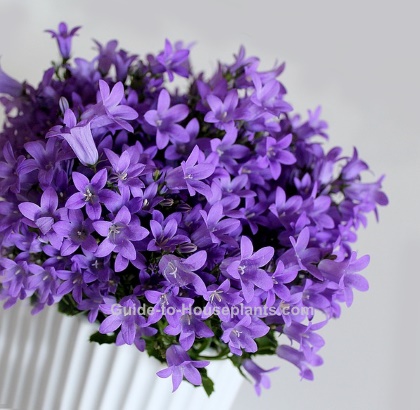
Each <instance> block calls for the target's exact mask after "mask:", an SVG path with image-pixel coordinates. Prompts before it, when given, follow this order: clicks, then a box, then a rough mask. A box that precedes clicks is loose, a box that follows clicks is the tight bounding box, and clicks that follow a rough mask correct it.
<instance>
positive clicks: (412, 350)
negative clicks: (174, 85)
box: [0, 0, 420, 410]
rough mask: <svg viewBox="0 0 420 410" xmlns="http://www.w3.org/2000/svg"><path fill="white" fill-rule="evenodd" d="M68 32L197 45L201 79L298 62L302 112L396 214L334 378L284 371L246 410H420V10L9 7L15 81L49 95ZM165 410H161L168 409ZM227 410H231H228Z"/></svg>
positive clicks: (198, 4)
mask: <svg viewBox="0 0 420 410" xmlns="http://www.w3.org/2000/svg"><path fill="white" fill-rule="evenodd" d="M61 20H65V21H67V22H68V23H69V24H70V25H79V24H80V25H83V26H84V27H83V30H82V32H81V37H80V38H77V39H76V40H75V42H74V51H75V53H76V54H77V55H80V56H86V57H89V56H92V50H91V48H92V43H91V41H90V39H91V38H96V39H98V40H99V41H101V42H106V41H108V40H109V39H113V38H117V39H119V41H120V44H121V46H122V47H124V48H125V49H127V50H129V51H131V52H134V53H138V54H144V53H146V52H148V51H153V52H155V51H157V50H160V49H161V48H162V46H163V41H164V39H165V38H166V37H168V38H170V39H172V40H177V39H182V40H185V41H186V42H190V41H196V46H195V47H194V49H193V52H192V61H193V64H194V67H195V68H196V69H212V68H214V67H215V65H216V64H215V61H216V60H217V59H221V60H225V61H231V56H232V54H233V53H234V52H236V51H237V50H238V48H239V45H241V44H244V45H245V46H246V48H247V51H248V53H249V54H251V55H257V56H259V57H260V58H261V61H262V66H263V67H265V68H270V67H271V66H272V65H273V63H274V61H275V60H276V59H278V60H280V61H283V60H284V61H286V62H287V69H286V72H285V74H284V75H283V77H282V80H283V82H284V83H285V84H286V86H287V88H288V90H289V94H290V96H289V101H290V102H291V103H292V104H293V105H294V106H295V108H296V109H297V110H300V111H301V112H304V111H306V109H307V108H314V107H315V106H317V105H318V104H321V105H322V106H323V112H324V117H325V119H326V120H327V121H328V122H329V124H330V136H331V141H330V143H329V146H332V145H341V146H343V147H344V148H345V150H346V152H347V153H349V154H350V153H351V150H352V147H353V145H355V146H357V147H358V149H359V153H360V156H361V157H362V158H363V159H365V160H366V161H367V162H368V163H369V165H370V166H371V168H372V169H373V170H374V171H375V176H374V177H378V176H380V175H381V174H383V173H385V174H386V175H387V177H386V180H385V184H384V185H385V190H386V192H387V193H388V195H389V197H390V201H391V203H390V205H389V207H387V208H385V209H381V212H380V219H381V221H380V224H376V222H375V221H374V220H373V218H371V221H370V222H371V223H370V226H369V229H367V230H366V231H363V232H361V233H360V240H359V242H358V244H357V250H358V251H359V253H360V254H361V255H362V254H365V253H369V254H370V255H371V264H370V266H369V268H368V269H367V270H366V271H365V274H366V276H367V277H368V279H369V282H370V286H371V289H370V291H369V292H368V293H365V294H357V295H356V297H355V302H354V305H353V306H352V308H351V309H349V310H347V309H344V311H343V315H342V318H341V319H340V320H338V321H334V322H331V323H330V324H329V326H328V327H327V328H326V329H324V330H323V331H322V335H323V336H324V338H325V339H326V342H327V344H326V346H325V347H324V349H323V350H322V351H321V355H322V356H323V358H324V361H325V363H324V365H323V366H322V367H320V368H317V369H315V381H313V382H308V381H300V380H299V376H298V371H297V369H295V368H294V367H292V366H290V365H288V364H287V363H285V362H283V361H282V362H280V361H278V360H276V358H266V360H262V361H261V363H262V364H264V365H266V366H273V365H277V364H280V366H281V369H280V371H278V372H277V373H275V374H274V375H273V377H272V388H271V390H269V391H265V392H264V393H263V396H262V397H261V398H259V399H258V398H257V397H256V396H255V394H254V392H253V388H252V386H250V385H249V384H248V383H244V385H243V387H242V390H241V392H240V395H239V396H238V398H237V401H236V402H235V404H234V406H233V408H232V409H233V410H239V409H251V408H254V407H257V406H258V407H260V408H280V409H284V410H285V409H291V410H294V409H311V410H316V409H323V410H329V409H341V410H347V409H352V410H353V409H360V410H364V409H366V410H371V409H381V410H388V409H389V410H391V409H418V408H420V399H419V387H420V376H419V371H420V370H419V366H420V354H419V348H420V337H419V333H420V332H419V328H418V320H419V314H418V313H419V306H418V300H419V289H420V288H419V274H420V272H419V269H418V264H417V263H416V260H417V259H418V255H419V253H420V247H419V239H418V237H419V230H420V220H419V212H420V207H419V197H420V192H419V191H420V190H419V185H420V184H419V177H420V166H419V162H420V158H419V154H420V139H419V121H418V119H419V108H420V104H419V95H420V81H419V75H420V58H419V38H420V37H419V35H420V28H419V23H418V9H417V7H416V6H415V3H414V1H412V2H410V1H407V0H400V1H398V2H396V1H394V2H391V1H374V0H367V1H366V0H365V1H360V0H353V1H349V2H339V1H326V0H321V1H310V0H305V1H295V2H292V1H289V2H285V1H274V0H271V1H264V0H259V1H244V0H242V1H239V0H225V1H222V0H213V1H208V2H207V1H198V0H196V1H187V0H177V1H155V2H152V1H147V2H145V1H140V0H119V1H110V0H90V1H89V0H72V1H64V0H36V1H35V0H0V55H1V56H2V59H1V64H2V67H3V68H4V69H5V70H6V71H7V72H8V73H13V74H14V76H15V77H17V78H18V79H20V80H23V79H28V80H30V81H38V80H39V79H40V78H41V73H42V70H43V69H44V68H46V66H47V64H48V63H49V62H50V61H51V60H52V59H54V58H55V57H56V47H55V44H54V42H53V41H51V40H49V38H48V35H47V34H45V33H43V32H42V31H43V29H45V28H55V27H56V25H57V23H58V22H59V21H61ZM157 410H158V409H157ZM220 410H223V409H220Z"/></svg>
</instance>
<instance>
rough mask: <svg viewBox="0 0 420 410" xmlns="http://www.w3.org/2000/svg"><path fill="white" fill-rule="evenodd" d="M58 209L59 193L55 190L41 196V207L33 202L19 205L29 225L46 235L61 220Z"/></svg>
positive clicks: (48, 190) (50, 189) (45, 192)
mask: <svg viewBox="0 0 420 410" xmlns="http://www.w3.org/2000/svg"><path fill="white" fill-rule="evenodd" d="M57 207H58V197H57V193H56V192H55V190H54V189H53V188H47V189H46V190H45V191H44V193H43V194H42V196H41V204H40V205H36V204H34V203H33V202H22V203H21V204H19V211H20V212H21V213H22V215H23V216H25V217H26V218H27V219H28V220H27V221H25V223H26V224H27V225H29V226H32V227H36V228H38V229H39V230H40V231H41V233H42V234H43V235H45V234H47V233H48V232H50V231H51V228H52V226H53V225H54V222H55V220H56V219H58V218H60V214H59V212H58V211H57ZM29 221H30V222H33V223H30V222H29Z"/></svg>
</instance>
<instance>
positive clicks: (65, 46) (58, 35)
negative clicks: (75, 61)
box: [46, 22, 80, 60]
mask: <svg viewBox="0 0 420 410" xmlns="http://www.w3.org/2000/svg"><path fill="white" fill-rule="evenodd" d="M79 30H80V26H78V27H74V28H72V29H71V30H70V31H68V28H67V24H66V23H63V22H62V23H60V24H59V25H58V32H55V31H53V30H46V32H47V33H50V34H51V36H52V37H53V38H55V39H56V40H57V43H58V48H59V49H60V53H61V56H62V57H63V58H64V59H65V60H67V59H68V58H70V51H71V42H72V39H73V37H74V36H75V35H76V33H77V32H78V31H79Z"/></svg>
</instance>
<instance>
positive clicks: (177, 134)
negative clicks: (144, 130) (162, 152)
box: [144, 89, 189, 149]
mask: <svg viewBox="0 0 420 410" xmlns="http://www.w3.org/2000/svg"><path fill="white" fill-rule="evenodd" d="M170 105H171V97H170V95H169V93H168V91H166V90H165V89H163V90H162V91H161V92H160V94H159V98H158V102H157V109H156V110H149V111H147V112H146V114H144V119H145V120H146V122H147V123H148V124H150V125H151V126H152V127H153V128H155V129H156V146H157V147H158V148H159V149H163V148H165V147H166V146H167V145H168V143H169V141H171V142H174V143H175V142H181V143H182V142H188V140H189V135H188V133H187V132H186V131H185V129H184V128H182V127H181V126H180V125H179V124H177V123H178V122H180V121H182V120H183V119H185V118H186V117H187V115H188V112H189V110H188V107H187V106H186V105H184V104H177V105H174V106H173V107H171V108H169V107H170Z"/></svg>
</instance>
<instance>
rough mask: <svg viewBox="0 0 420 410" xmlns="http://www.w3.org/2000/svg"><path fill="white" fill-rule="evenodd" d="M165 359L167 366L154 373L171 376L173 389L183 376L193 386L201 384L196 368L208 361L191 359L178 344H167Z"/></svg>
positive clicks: (204, 365)
mask: <svg viewBox="0 0 420 410" xmlns="http://www.w3.org/2000/svg"><path fill="white" fill-rule="evenodd" d="M166 361H167V363H168V367H167V368H166V369H163V370H160V371H159V372H157V373H156V374H157V375H158V376H159V377H162V378H166V377H169V376H172V385H173V391H175V390H176V389H177V388H178V387H179V385H180V384H181V382H182V379H183V378H184V377H185V378H186V379H187V380H188V381H189V382H190V383H191V384H194V385H195V386H199V385H201V383H202V380H201V375H200V372H199V371H198V370H197V368H202V367H206V366H208V365H209V363H210V362H208V361H207V360H191V358H190V356H188V353H187V352H186V351H185V350H184V349H183V348H182V347H181V346H178V345H171V346H169V348H168V350H167V351H166Z"/></svg>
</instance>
